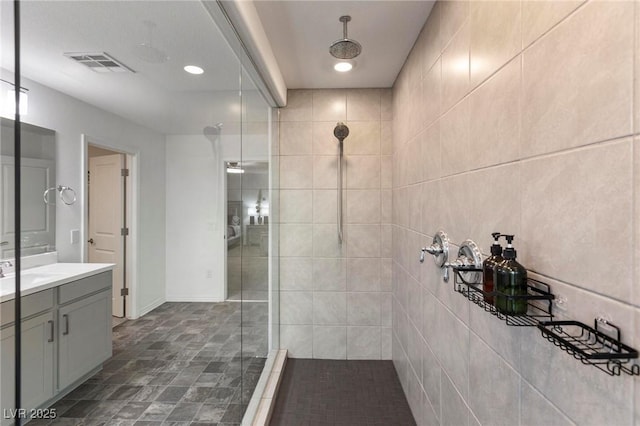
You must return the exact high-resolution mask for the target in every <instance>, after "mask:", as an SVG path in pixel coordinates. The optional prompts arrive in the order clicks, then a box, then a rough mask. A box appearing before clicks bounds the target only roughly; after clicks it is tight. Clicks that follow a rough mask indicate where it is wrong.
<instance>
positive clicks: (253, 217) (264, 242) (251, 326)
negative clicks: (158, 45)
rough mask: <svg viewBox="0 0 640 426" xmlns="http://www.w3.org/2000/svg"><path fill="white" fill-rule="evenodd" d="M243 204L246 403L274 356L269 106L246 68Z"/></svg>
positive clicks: (243, 327)
mask: <svg viewBox="0 0 640 426" xmlns="http://www.w3.org/2000/svg"><path fill="white" fill-rule="evenodd" d="M241 142H242V144H241V146H242V165H243V168H244V169H245V171H244V173H242V181H241V186H242V204H243V212H244V213H245V218H246V220H245V229H246V241H245V244H244V245H243V246H242V268H241V269H242V272H241V277H242V279H241V295H242V361H243V366H242V367H243V380H242V383H243V393H242V403H243V404H248V403H249V401H250V399H251V396H252V394H253V389H254V388H255V386H256V384H257V382H258V379H259V378H260V374H261V373H262V370H263V368H264V364H265V361H266V357H267V355H268V349H269V340H268V336H269V333H268V325H269V259H270V252H269V249H270V239H271V235H270V230H271V222H272V221H271V206H272V204H271V194H270V190H271V186H270V183H271V182H270V175H269V171H270V169H269V160H270V158H269V107H268V105H267V103H266V102H265V101H264V99H263V97H262V94H261V93H260V91H259V90H258V88H257V87H256V85H255V84H254V82H253V81H252V80H251V78H250V76H249V74H248V73H247V72H246V70H244V69H243V73H242V133H241Z"/></svg>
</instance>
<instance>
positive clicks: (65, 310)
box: [58, 291, 111, 389]
mask: <svg viewBox="0 0 640 426" xmlns="http://www.w3.org/2000/svg"><path fill="white" fill-rule="evenodd" d="M58 324H59V326H58V336H59V337H58V342H59V344H58V348H59V350H58V388H60V389H64V388H66V387H67V386H69V385H71V384H72V383H73V382H75V381H76V380H78V379H80V378H81V377H82V376H84V375H85V374H87V373H89V372H90V371H92V370H93V369H95V368H96V365H98V364H101V363H102V362H104V361H106V360H107V359H109V357H111V292H110V291H109V292H107V291H103V292H100V293H98V294H96V295H93V296H90V297H87V298H83V299H80V300H78V301H77V302H73V303H70V304H68V305H65V306H62V307H60V308H59V309H58Z"/></svg>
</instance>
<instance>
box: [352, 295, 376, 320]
mask: <svg viewBox="0 0 640 426" xmlns="http://www.w3.org/2000/svg"><path fill="white" fill-rule="evenodd" d="M380 308H381V301H380V293H379V292H376V293H363V292H359V293H347V324H349V325H380V324H381V313H380Z"/></svg>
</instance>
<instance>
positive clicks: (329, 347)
mask: <svg viewBox="0 0 640 426" xmlns="http://www.w3.org/2000/svg"><path fill="white" fill-rule="evenodd" d="M313 357H314V358H316V359H346V358H347V327H344V326H343V327H335V326H329V327H324V326H314V327H313Z"/></svg>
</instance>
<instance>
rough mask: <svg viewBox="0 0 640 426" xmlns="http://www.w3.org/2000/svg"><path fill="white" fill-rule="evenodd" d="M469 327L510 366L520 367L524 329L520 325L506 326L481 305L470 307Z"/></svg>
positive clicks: (517, 368)
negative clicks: (488, 313)
mask: <svg viewBox="0 0 640 426" xmlns="http://www.w3.org/2000/svg"><path fill="white" fill-rule="evenodd" d="M469 328H471V330H473V332H474V333H475V334H476V335H478V337H479V338H480V339H482V340H483V341H484V343H485V344H487V345H488V346H490V347H491V348H492V349H493V350H494V351H495V352H496V353H497V354H498V355H500V356H501V357H502V358H503V359H504V360H505V361H506V362H507V363H508V364H509V365H510V366H511V368H514V369H516V370H519V369H520V348H521V343H522V342H521V340H522V330H521V328H520V327H505V326H504V321H503V320H501V319H498V318H497V317H495V316H493V315H487V312H486V311H485V310H484V309H482V308H480V307H479V306H473V305H472V306H470V307H469Z"/></svg>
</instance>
